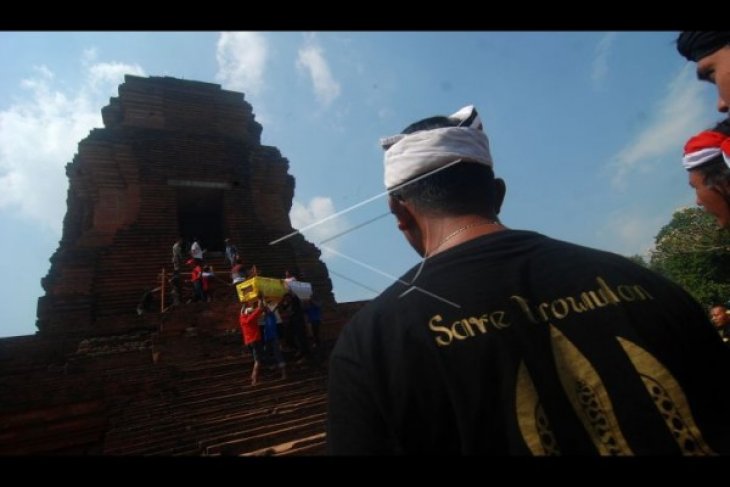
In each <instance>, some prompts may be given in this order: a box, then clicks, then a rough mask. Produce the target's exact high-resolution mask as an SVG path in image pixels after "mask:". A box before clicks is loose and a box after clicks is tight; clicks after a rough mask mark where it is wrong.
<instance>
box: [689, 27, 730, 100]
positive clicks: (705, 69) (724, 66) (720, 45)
mask: <svg viewBox="0 0 730 487" xmlns="http://www.w3.org/2000/svg"><path fill="white" fill-rule="evenodd" d="M677 50H678V51H679V53H680V54H681V55H682V56H684V57H686V58H687V59H688V60H690V61H694V62H696V63H697V77H698V78H699V79H701V80H704V81H708V82H710V83H713V84H714V85H716V86H717V94H718V100H717V110H718V111H720V112H722V113H727V112H728V107H730V31H722V32H717V31H716V32H702V31H685V32H682V33H681V34H680V35H679V37H678V38H677Z"/></svg>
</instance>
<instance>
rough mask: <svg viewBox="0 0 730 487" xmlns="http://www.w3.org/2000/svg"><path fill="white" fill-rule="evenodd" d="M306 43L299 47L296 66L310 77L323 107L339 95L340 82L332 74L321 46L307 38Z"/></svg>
mask: <svg viewBox="0 0 730 487" xmlns="http://www.w3.org/2000/svg"><path fill="white" fill-rule="evenodd" d="M305 42H306V45H305V46H304V47H302V48H300V49H299V57H298V58H297V68H299V69H304V70H306V71H307V72H308V74H309V76H310V78H311V79H312V86H313V88H314V94H315V95H316V97H317V99H318V100H319V101H320V103H322V104H323V105H324V106H325V107H327V106H329V105H330V104H332V102H333V101H335V99H336V98H337V97H338V96H340V91H341V90H340V84H339V83H338V82H337V81H336V80H335V79H334V77H333V76H332V72H331V71H330V68H329V65H328V64H327V60H326V59H325V58H324V53H323V51H322V48H321V47H320V46H319V45H317V44H316V43H315V40H314V38H309V39H307V40H306V41H305Z"/></svg>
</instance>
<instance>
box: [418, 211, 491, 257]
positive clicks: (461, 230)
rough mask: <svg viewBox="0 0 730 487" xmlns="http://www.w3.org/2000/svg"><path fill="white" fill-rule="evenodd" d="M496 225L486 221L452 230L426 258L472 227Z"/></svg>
mask: <svg viewBox="0 0 730 487" xmlns="http://www.w3.org/2000/svg"><path fill="white" fill-rule="evenodd" d="M498 224H499V222H497V221H494V220H487V221H484V222H478V223H470V224H468V225H464V226H463V227H461V228H457V229H456V230H454V231H453V232H451V233H450V234H448V235H446V237H445V238H444V239H443V240H442V241H441V243H439V244H438V245H437V246H436V248H435V249H433V250H432V251H431V253H429V254H428V257H430V256H432V255H433V253H434V252H436V251H437V250H438V249H440V248H441V247H443V245H444V244H445V243H446V242H448V241H449V240H451V239H452V238H454V237H456V236H457V235H459V234H460V233H461V232H465V231H466V230H469V229H470V228H473V227H479V226H482V225H498Z"/></svg>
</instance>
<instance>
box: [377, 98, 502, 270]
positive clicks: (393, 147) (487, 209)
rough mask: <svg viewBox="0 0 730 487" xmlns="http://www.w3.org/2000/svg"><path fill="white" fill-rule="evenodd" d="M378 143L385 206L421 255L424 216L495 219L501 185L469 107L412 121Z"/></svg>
mask: <svg viewBox="0 0 730 487" xmlns="http://www.w3.org/2000/svg"><path fill="white" fill-rule="evenodd" d="M381 144H382V146H383V148H384V149H385V160H384V165H385V186H386V188H387V189H388V192H389V198H388V206H389V207H390V210H391V212H392V213H393V214H394V215H395V216H396V220H397V223H398V228H399V229H400V230H401V231H403V233H404V234H405V237H406V239H407V240H408V242H409V243H410V244H411V246H412V247H413V248H414V249H415V250H416V252H418V253H419V254H420V255H424V253H425V248H424V241H423V240H424V236H423V235H422V233H421V226H422V225H421V223H422V222H423V221H424V220H427V219H430V220H440V219H450V218H455V217H462V216H469V215H474V216H480V217H483V218H485V219H490V220H495V219H496V217H497V214H499V210H500V207H501V205H502V201H503V199H504V195H505V185H504V181H502V180H501V179H498V178H495V177H494V173H493V171H492V157H491V154H490V151H489V141H488V139H487V136H486V134H484V132H483V131H482V123H481V120H480V119H479V116H478V115H477V112H476V110H475V109H474V107H473V106H468V107H465V108H463V109H461V110H459V111H458V112H456V113H455V114H453V115H451V116H448V117H446V116H434V117H429V118H426V119H423V120H420V121H418V122H415V123H413V124H411V125H409V126H408V127H406V128H405V129H404V130H403V131H402V132H401V133H400V134H398V135H395V136H392V137H388V138H385V139H383V140H381Z"/></svg>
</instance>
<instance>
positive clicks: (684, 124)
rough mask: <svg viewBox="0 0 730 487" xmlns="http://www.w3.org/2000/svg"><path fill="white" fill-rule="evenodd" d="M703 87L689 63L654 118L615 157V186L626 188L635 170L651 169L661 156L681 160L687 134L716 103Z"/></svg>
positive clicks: (706, 117) (703, 120)
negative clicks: (708, 98) (707, 97)
mask: <svg viewBox="0 0 730 487" xmlns="http://www.w3.org/2000/svg"><path fill="white" fill-rule="evenodd" d="M702 88H703V87H702V84H701V83H698V82H697V79H696V77H695V73H694V67H693V66H692V65H691V64H687V65H686V66H685V67H684V69H682V71H681V72H680V73H679V74H678V75H677V76H676V77H675V78H674V79H673V80H672V81H671V82H670V84H669V87H668V93H667V95H666V96H665V97H664V99H663V100H662V101H661V102H660V104H659V106H658V108H657V110H655V113H654V116H653V117H652V120H653V121H652V122H651V123H650V124H649V126H648V127H646V128H645V129H644V130H642V131H641V132H640V133H639V134H638V135H637V136H636V137H635V138H634V140H633V141H631V142H630V143H629V144H628V145H627V146H626V147H624V148H623V149H621V150H620V151H619V152H618V153H617V154H616V155H615V156H614V157H613V158H612V162H611V164H610V166H611V168H612V170H614V172H615V174H614V177H613V180H612V184H613V186H614V188H616V189H624V188H625V186H626V178H627V177H628V176H629V175H631V174H632V173H633V172H634V171H640V172H650V171H651V170H652V169H653V168H654V167H655V165H656V163H657V161H658V160H659V159H660V158H666V159H669V161H671V162H672V163H674V164H679V158H680V157H681V153H682V152H681V148H682V146H683V145H684V143H685V141H686V140H687V138H688V137H690V136H691V135H692V134H693V133H695V132H697V131H699V130H701V129H702V128H703V127H705V126H706V125H708V122H707V121H708V120H711V108H712V107H711V106H707V103H705V101H704V100H702V97H701V93H702ZM663 162H664V161H663Z"/></svg>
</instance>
